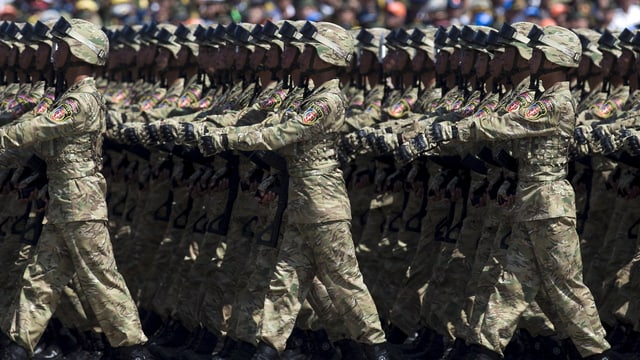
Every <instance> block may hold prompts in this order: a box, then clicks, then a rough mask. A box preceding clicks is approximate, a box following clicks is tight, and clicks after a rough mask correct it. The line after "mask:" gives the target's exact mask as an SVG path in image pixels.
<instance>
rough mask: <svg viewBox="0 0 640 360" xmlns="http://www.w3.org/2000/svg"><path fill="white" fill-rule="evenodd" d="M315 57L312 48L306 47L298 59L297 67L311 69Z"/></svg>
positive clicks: (314, 51)
mask: <svg viewBox="0 0 640 360" xmlns="http://www.w3.org/2000/svg"><path fill="white" fill-rule="evenodd" d="M315 57H316V49H315V48H313V46H309V45H306V46H305V47H304V51H303V52H302V54H300V56H299V57H298V65H300V68H301V69H311V68H312V66H313V63H312V60H313V61H315V60H314V58H315Z"/></svg>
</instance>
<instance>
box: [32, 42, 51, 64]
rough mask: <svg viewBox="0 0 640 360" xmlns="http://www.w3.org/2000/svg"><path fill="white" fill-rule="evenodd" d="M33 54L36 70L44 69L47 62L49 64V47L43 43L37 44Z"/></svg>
mask: <svg viewBox="0 0 640 360" xmlns="http://www.w3.org/2000/svg"><path fill="white" fill-rule="evenodd" d="M35 56H36V60H35V67H36V70H44V69H45V68H46V67H47V66H48V65H49V64H51V47H50V46H49V45H47V44H44V43H42V44H39V45H38V49H37V50H36V55H35Z"/></svg>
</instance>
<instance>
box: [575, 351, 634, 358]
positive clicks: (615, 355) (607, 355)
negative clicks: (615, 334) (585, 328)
mask: <svg viewBox="0 0 640 360" xmlns="http://www.w3.org/2000/svg"><path fill="white" fill-rule="evenodd" d="M584 359H588V360H623V359H626V357H624V356H622V354H620V353H618V352H616V351H614V350H607V351H605V352H603V353H602V354H597V355H591V356H587V357H586V358H584Z"/></svg>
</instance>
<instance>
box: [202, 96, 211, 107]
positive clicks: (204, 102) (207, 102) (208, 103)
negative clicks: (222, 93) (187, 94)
mask: <svg viewBox="0 0 640 360" xmlns="http://www.w3.org/2000/svg"><path fill="white" fill-rule="evenodd" d="M212 101H213V98H212V97H211V96H205V97H204V98H203V99H200V101H198V108H199V109H206V108H208V107H209V106H211V102H212Z"/></svg>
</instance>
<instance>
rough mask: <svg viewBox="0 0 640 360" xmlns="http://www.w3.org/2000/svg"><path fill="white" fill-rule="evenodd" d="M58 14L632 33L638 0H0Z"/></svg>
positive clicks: (2, 6) (11, 10)
mask: <svg viewBox="0 0 640 360" xmlns="http://www.w3.org/2000/svg"><path fill="white" fill-rule="evenodd" d="M61 15H65V16H68V17H77V18H83V19H87V20H89V21H91V22H93V23H96V24H100V25H105V26H106V25H113V24H128V25H133V24H137V23H141V22H147V21H153V20H155V21H158V22H173V23H185V24H190V23H191V24H192V23H201V24H211V23H223V24H226V23H229V22H232V21H235V22H249V23H264V22H265V21H266V20H272V21H276V20H281V19H285V20H286V19H293V20H304V19H306V20H314V21H331V22H334V23H337V24H339V25H341V26H343V27H345V28H347V29H351V28H357V27H373V26H384V27H387V28H391V29H393V28H400V27H411V26H415V25H420V24H432V25H436V26H437V25H443V26H447V25H450V24H455V25H467V24H475V25H485V26H494V27H499V26H500V25H501V24H502V23H505V22H506V23H513V22H516V21H529V22H534V23H537V24H540V25H542V26H546V25H560V26H563V27H568V28H585V27H589V28H592V29H605V28H606V29H609V30H611V31H616V30H622V29H624V28H630V29H634V28H637V27H639V26H640V6H639V5H638V0H230V1H223V0H158V1H154V0H79V1H70V0H0V19H2V20H12V21H29V22H32V23H33V22H35V21H36V20H42V21H46V20H50V19H56V18H58V17H59V16H61Z"/></svg>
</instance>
